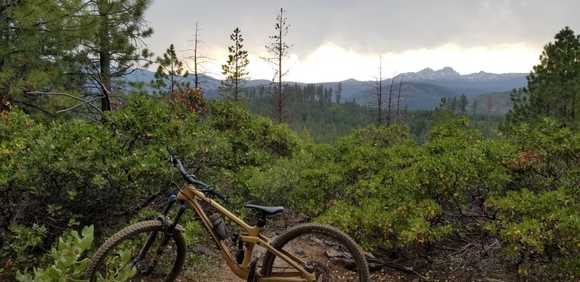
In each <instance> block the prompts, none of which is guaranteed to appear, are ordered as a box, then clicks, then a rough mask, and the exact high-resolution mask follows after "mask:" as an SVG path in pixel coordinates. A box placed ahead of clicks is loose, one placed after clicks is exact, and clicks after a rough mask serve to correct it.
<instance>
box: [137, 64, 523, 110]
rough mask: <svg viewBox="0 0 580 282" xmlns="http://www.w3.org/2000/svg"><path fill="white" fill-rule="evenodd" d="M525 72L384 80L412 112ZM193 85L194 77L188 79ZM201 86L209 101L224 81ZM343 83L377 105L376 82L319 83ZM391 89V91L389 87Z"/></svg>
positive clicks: (145, 74)
mask: <svg viewBox="0 0 580 282" xmlns="http://www.w3.org/2000/svg"><path fill="white" fill-rule="evenodd" d="M526 76H527V74H525V73H505V74H495V73H488V72H483V71H481V72H477V73H471V74H465V75H461V74H460V73H458V72H457V71H455V70H454V69H453V68H451V67H444V68H442V69H439V70H433V69H431V68H425V69H423V70H420V71H418V72H408V73H402V74H399V75H397V76H395V77H394V78H390V79H385V80H383V85H390V83H392V82H394V83H395V85H394V86H395V87H398V85H399V83H400V82H401V81H402V82H403V87H402V88H401V89H402V97H405V99H406V100H405V103H406V105H408V108H409V109H410V110H429V109H432V108H433V107H435V106H436V105H437V104H438V103H439V101H440V100H441V98H442V97H455V96H460V95H466V96H468V97H475V96H478V95H482V94H488V93H499V92H509V91H511V90H512V89H514V88H521V87H524V86H525V85H526V83H527V82H526ZM153 78H154V74H153V72H151V71H149V70H145V69H136V70H135V71H134V72H133V73H131V74H130V75H128V76H127V77H126V79H127V80H128V81H130V82H149V81H151V80H153ZM184 79H185V80H186V81H190V82H193V75H190V76H188V77H186V78H184ZM199 79H200V84H201V87H202V88H203V89H204V90H205V95H206V96H207V97H208V98H210V99H211V98H216V97H218V88H219V85H220V80H218V79H216V78H213V77H211V76H207V75H200V76H199ZM339 82H340V83H341V84H342V94H341V95H342V100H343V101H353V100H355V101H356V102H357V103H359V104H361V105H369V104H372V102H373V99H374V98H373V92H374V90H373V89H374V84H375V83H376V82H374V81H359V80H355V79H347V80H343V81H337V82H324V83H318V84H322V85H324V86H325V87H329V88H333V89H335V90H336V89H337V87H338V83H339ZM269 83H270V81H268V80H264V79H257V80H249V81H247V83H246V86H247V87H257V86H260V85H268V84H269ZM288 83H289V84H294V83H296V84H299V85H305V84H308V83H301V82H288ZM385 89H387V88H385Z"/></svg>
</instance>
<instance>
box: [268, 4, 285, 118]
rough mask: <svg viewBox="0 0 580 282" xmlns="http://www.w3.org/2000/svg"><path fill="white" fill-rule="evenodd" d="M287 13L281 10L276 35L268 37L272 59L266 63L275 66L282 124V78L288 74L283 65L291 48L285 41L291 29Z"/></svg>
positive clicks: (275, 30) (277, 99) (279, 114)
mask: <svg viewBox="0 0 580 282" xmlns="http://www.w3.org/2000/svg"><path fill="white" fill-rule="evenodd" d="M285 12H286V11H285V10H284V8H280V14H278V15H277V16H276V23H275V24H274V34H273V35H270V36H269V37H268V39H269V42H268V44H267V45H266V49H267V50H268V52H269V53H270V54H271V55H272V57H270V58H266V61H268V62H269V63H271V64H273V65H274V79H273V83H274V84H275V86H274V88H275V95H276V99H275V103H276V105H275V115H276V120H277V121H278V122H282V121H283V119H284V93H283V90H284V89H283V81H282V78H283V77H284V75H286V74H287V73H288V71H287V70H285V69H284V68H283V65H282V63H283V62H284V59H285V58H286V57H287V56H288V49H289V48H290V46H289V45H288V44H287V43H286V39H285V38H286V35H288V28H289V25H288V23H287V18H286V15H285Z"/></svg>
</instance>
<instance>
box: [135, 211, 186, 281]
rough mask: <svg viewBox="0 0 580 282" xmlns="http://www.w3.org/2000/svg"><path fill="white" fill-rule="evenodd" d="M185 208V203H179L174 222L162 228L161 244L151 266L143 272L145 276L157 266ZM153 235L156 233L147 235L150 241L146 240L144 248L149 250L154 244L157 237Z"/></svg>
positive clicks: (165, 222)
mask: <svg viewBox="0 0 580 282" xmlns="http://www.w3.org/2000/svg"><path fill="white" fill-rule="evenodd" d="M170 205H171V204H170ZM186 208H187V205H186V204H185V202H184V201H180V205H179V210H178V211H177V216H176V217H175V221H174V222H173V223H172V224H171V225H170V226H167V227H166V228H164V231H163V235H162V236H163V237H162V240H161V244H160V245H159V247H158V248H157V252H156V253H155V256H154V257H153V261H152V262H151V264H150V265H149V267H148V268H147V270H146V271H145V274H146V275H147V274H149V273H151V272H152V271H153V269H154V268H155V266H157V263H158V262H159V257H161V255H162V254H163V251H165V246H167V243H169V239H170V238H171V235H172V234H173V232H175V227H176V226H177V223H178V222H179V219H180V218H181V216H182V215H183V213H184V212H185V209H186ZM166 210H168V209H166ZM165 224H167V221H166V220H165V221H164V225H165ZM155 233H157V232H154V233H152V234H151V235H149V239H150V240H148V241H147V243H146V244H145V246H147V245H149V246H147V247H148V248H150V247H151V245H152V244H153V242H155V237H156V235H157V234H155ZM147 251H148V250H147Z"/></svg>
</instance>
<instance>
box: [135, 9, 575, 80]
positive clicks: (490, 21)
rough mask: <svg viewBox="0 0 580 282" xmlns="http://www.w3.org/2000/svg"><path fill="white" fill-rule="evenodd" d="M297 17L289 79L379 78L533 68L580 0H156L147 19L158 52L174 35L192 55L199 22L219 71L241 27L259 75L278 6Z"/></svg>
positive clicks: (182, 52)
mask: <svg viewBox="0 0 580 282" xmlns="http://www.w3.org/2000/svg"><path fill="white" fill-rule="evenodd" d="M282 7H283V8H284V9H286V11H287V18H288V23H289V25H290V28H289V32H288V36H287V41H288V43H289V44H290V45H291V49H290V55H289V56H288V58H287V64H286V65H287V66H288V69H287V70H288V73H287V76H286V79H287V80H289V81H300V82H327V81H340V80H346V79H350V78H354V79H358V80H372V79H375V78H376V77H377V75H378V67H379V61H380V60H379V57H382V62H383V63H382V68H383V76H384V77H392V76H395V75H396V74H398V73H404V72H411V71H419V70H421V69H423V68H427V67H429V68H432V69H440V68H443V67H445V66H450V67H452V68H454V69H455V70H456V71H458V72H459V73H462V74H467V73H473V72H479V71H486V72H494V73H509V72H525V73H527V72H529V71H530V70H531V68H532V66H533V65H535V64H537V63H538V58H539V55H540V53H541V51H542V48H543V46H544V45H545V44H546V43H548V42H550V41H552V40H553V37H554V35H555V34H556V33H557V32H558V31H559V30H560V29H562V28H563V27H564V26H569V27H571V28H572V29H574V30H575V31H577V32H580V16H579V14H578V12H579V11H580V0H550V1H548V0H437V1H431V0H382V1H381V0H292V1H277V0H245V1H226V0H205V1H202V0H153V3H152V5H151V7H150V8H149V9H148V11H147V13H146V20H147V21H148V23H149V24H150V25H151V26H152V27H153V29H154V34H153V36H152V37H151V38H148V39H147V41H146V42H147V45H148V47H149V48H150V49H151V50H152V51H154V52H155V54H158V55H160V54H162V53H163V52H164V51H165V49H167V47H168V46H169V44H171V43H173V44H175V46H176V49H177V50H178V51H179V53H178V55H179V56H180V57H181V58H182V59H183V60H184V61H185V62H186V63H187V64H188V65H191V60H190V59H188V57H190V56H191V55H192V54H193V52H192V51H191V49H192V42H193V33H194V26H195V23H196V22H197V23H198V25H199V38H200V40H201V41H202V44H201V45H200V48H199V51H200V52H201V54H202V55H203V56H205V57H207V58H208V59H207V60H206V62H205V63H204V65H203V69H204V71H205V72H206V73H207V74H208V75H211V76H213V77H217V78H221V77H222V76H221V73H220V69H221V68H220V66H221V65H222V64H224V63H225V61H226V58H227V46H228V45H229V44H230V42H229V35H230V34H231V32H232V31H233V29H234V28H235V27H239V28H240V29H241V31H242V34H243V36H244V38H245V48H246V49H247V50H248V52H249V59H250V65H249V67H248V70H249V72H250V77H251V78H252V79H272V78H273V75H274V70H273V68H272V66H271V65H270V64H269V63H267V62H266V61H264V60H263V58H264V57H268V54H267V51H266V48H265V45H266V42H267V39H268V36H269V35H270V34H272V33H273V32H274V20H275V17H276V14H277V13H278V12H279V10H280V8H282Z"/></svg>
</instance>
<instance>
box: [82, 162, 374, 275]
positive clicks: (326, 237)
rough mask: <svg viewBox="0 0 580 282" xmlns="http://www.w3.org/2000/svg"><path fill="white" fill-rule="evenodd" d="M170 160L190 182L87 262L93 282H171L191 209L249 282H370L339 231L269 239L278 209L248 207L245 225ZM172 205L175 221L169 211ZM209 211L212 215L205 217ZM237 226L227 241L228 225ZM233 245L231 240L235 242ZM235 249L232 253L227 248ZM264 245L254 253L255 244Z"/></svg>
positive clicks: (307, 228)
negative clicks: (252, 217) (250, 216)
mask: <svg viewBox="0 0 580 282" xmlns="http://www.w3.org/2000/svg"><path fill="white" fill-rule="evenodd" d="M171 162H172V163H173V165H174V166H175V167H177V168H178V169H179V171H180V172H181V174H182V175H183V178H184V179H185V181H186V182H187V183H186V184H185V185H184V186H183V187H182V188H181V189H180V191H179V192H178V193H177V195H174V196H172V197H170V201H169V204H168V205H167V207H166V208H165V210H164V212H163V214H162V215H160V216H159V217H158V218H157V219H156V220H148V221H143V222H139V223H136V224H133V225H130V226H128V227H126V228H124V229H123V230H121V231H119V232H118V233H116V234H115V235H113V236H112V237H110V238H109V239H108V240H107V241H106V242H105V243H103V245H101V246H100V247H99V249H98V250H97V252H96V253H95V255H94V256H93V257H92V259H91V263H90V264H89V266H88V267H87V271H86V275H87V277H88V278H89V279H90V281H174V280H176V279H177V278H178V276H179V274H180V272H181V269H182V268H183V265H184V261H185V258H186V244H185V240H184V237H183V231H184V229H183V227H182V226H181V225H179V224H178V222H179V220H180V219H181V217H182V215H183V213H184V211H185V210H186V209H187V208H191V209H193V210H194V211H195V214H196V215H197V218H198V219H199V220H200V221H201V223H202V224H203V226H205V228H206V229H207V232H208V234H209V235H210V236H211V238H212V239H213V241H215V243H216V245H217V247H218V249H219V250H220V251H221V254H222V255H223V257H224V258H225V261H226V263H227V265H228V266H229V268H230V269H231V271H232V272H233V273H235V274H236V275H237V276H238V277H240V278H241V279H244V280H246V281H262V282H266V281H270V282H298V281H305V282H306V281H361V282H363V281H368V280H369V269H368V264H367V261H366V260H365V257H364V255H363V252H362V251H361V249H360V247H359V246H358V245H357V244H356V243H355V241H354V240H352V239H351V238H350V237H349V236H347V235H346V234H344V233H343V232H341V231H340V230H338V229H336V228H333V227H330V226H326V225H319V224H301V225H298V226H294V227H292V228H290V229H288V230H286V231H284V232H283V233H282V234H280V235H279V236H277V237H276V238H275V239H273V240H271V239H269V238H267V237H266V236H264V235H263V234H262V231H263V229H264V227H265V225H266V223H267V221H268V219H269V218H271V217H273V216H276V215H279V214H281V213H282V212H283V210H284V208H283V207H266V206H259V205H252V204H247V205H246V208H248V209H252V210H253V211H255V214H256V224H255V225H250V224H248V223H246V222H245V221H243V220H242V219H240V218H239V217H238V216H236V215H235V214H233V213H232V212H230V211H229V210H227V209H226V208H225V207H223V206H222V205H221V204H220V203H218V202H217V201H216V200H214V199H219V200H221V201H223V202H225V201H226V198H225V197H224V195H223V194H221V193H219V192H218V191H216V190H215V189H213V188H212V187H210V186H209V185H207V184H206V183H204V182H202V181H200V180H199V179H197V178H196V177H195V176H194V175H191V174H188V173H187V171H186V170H185V168H184V167H183V165H182V163H181V161H180V160H179V159H177V158H176V157H175V154H171ZM175 203H177V204H178V206H179V209H178V211H177V214H176V216H175V218H174V220H173V221H171V220H170V219H169V218H168V217H167V214H168V212H169V210H170V209H171V208H172V206H174V204H175ZM210 213H211V214H210ZM226 221H227V222H229V223H230V224H235V225H237V226H239V230H240V232H239V234H235V235H234V236H232V238H228V232H227V231H226V223H225V222H226ZM232 242H233V243H232ZM232 245H233V248H234V249H235V248H237V250H236V249H235V250H234V251H232V250H231V246H232ZM260 247H261V248H263V249H265V250H264V251H263V252H261V253H262V254H263V255H262V256H261V257H259V256H258V255H257V254H258V253H259V252H256V249H257V248H260Z"/></svg>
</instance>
